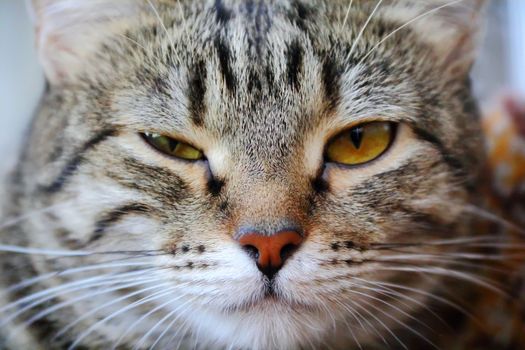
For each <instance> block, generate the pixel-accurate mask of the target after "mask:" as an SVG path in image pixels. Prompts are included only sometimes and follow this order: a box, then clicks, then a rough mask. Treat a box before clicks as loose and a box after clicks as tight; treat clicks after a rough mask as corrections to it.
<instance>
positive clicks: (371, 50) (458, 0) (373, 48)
mask: <svg viewBox="0 0 525 350" xmlns="http://www.w3.org/2000/svg"><path fill="white" fill-rule="evenodd" d="M461 1H464V0H454V1H450V2H448V3H446V4H443V5H441V6H438V7H436V8H433V9H432V10H429V11H427V12H424V13H422V14H420V15H418V16H416V17H414V18H412V19H411V20H410V21H408V22H406V23H405V24H403V25H401V26H399V27H397V28H396V29H394V30H393V31H392V32H391V33H390V34H388V35H387V36H385V37H384V38H383V39H382V40H380V41H379V42H378V43H377V44H376V45H374V46H373V47H372V48H371V49H370V51H368V52H367V54H366V55H365V56H363V58H362V59H361V60H360V61H359V63H358V64H357V65H358V66H359V65H361V64H362V63H363V62H364V61H365V60H366V59H367V58H368V56H370V55H371V54H372V53H373V52H374V51H375V50H377V48H378V47H379V46H381V44H383V43H384V42H385V41H386V40H388V39H389V38H390V37H392V36H393V35H394V34H396V33H397V32H399V31H400V30H402V29H403V28H405V27H407V26H409V25H410V24H412V23H414V22H415V21H417V20H420V19H422V18H424V17H426V16H428V15H431V14H433V13H434V12H437V11H439V10H441V9H443V8H445V7H448V6H452V5H454V4H456V3H459V2H461Z"/></svg>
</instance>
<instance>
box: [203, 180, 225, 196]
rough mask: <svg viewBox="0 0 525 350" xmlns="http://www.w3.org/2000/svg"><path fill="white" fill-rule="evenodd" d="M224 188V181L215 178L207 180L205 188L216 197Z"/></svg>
mask: <svg viewBox="0 0 525 350" xmlns="http://www.w3.org/2000/svg"><path fill="white" fill-rule="evenodd" d="M223 186H224V181H223V180H220V179H216V178H211V179H210V180H208V183H207V187H208V191H209V192H210V193H211V195H212V196H214V197H216V196H218V195H219V194H220V193H221V190H222V188H223Z"/></svg>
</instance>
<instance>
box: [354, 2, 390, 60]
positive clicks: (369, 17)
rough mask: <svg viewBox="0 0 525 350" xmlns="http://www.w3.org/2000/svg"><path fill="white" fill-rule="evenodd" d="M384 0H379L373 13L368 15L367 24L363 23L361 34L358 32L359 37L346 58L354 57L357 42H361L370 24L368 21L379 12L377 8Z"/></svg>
mask: <svg viewBox="0 0 525 350" xmlns="http://www.w3.org/2000/svg"><path fill="white" fill-rule="evenodd" d="M382 2H383V0H379V1H378V2H377V4H376V6H375V7H374V9H373V10H372V13H370V16H368V18H367V19H366V22H365V24H364V25H363V27H362V28H361V30H360V31H359V34H357V38H356V39H355V40H354V42H353V44H352V46H351V48H350V52H349V53H348V55H347V56H346V59H347V60H348V59H349V58H350V57H352V54H353V53H354V49H355V48H356V46H357V43H358V42H359V39H361V36H363V32H364V31H365V29H366V27H367V26H368V23H370V21H371V20H372V17H374V15H375V13H376V12H377V9H378V8H379V6H380V5H381V3H382Z"/></svg>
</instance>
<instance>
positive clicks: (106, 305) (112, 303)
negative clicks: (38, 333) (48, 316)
mask: <svg viewBox="0 0 525 350" xmlns="http://www.w3.org/2000/svg"><path fill="white" fill-rule="evenodd" d="M155 280H158V278H154V279H151V280H147V281H146V282H140V283H139V284H144V283H151V282H153V281H155ZM170 284H171V283H169V282H167V283H161V284H157V285H154V286H150V287H147V288H143V289H140V290H137V291H134V292H131V293H128V294H126V295H123V296H121V297H119V298H117V299H114V300H111V301H109V302H106V303H104V304H102V305H100V306H97V307H96V308H94V309H93V310H90V311H89V312H88V313H86V314H83V315H82V316H81V317H78V318H77V319H76V320H74V321H73V322H71V323H69V324H68V325H66V326H65V327H63V328H62V329H61V330H60V331H58V332H57V334H56V335H55V336H54V337H53V339H57V338H59V337H61V336H62V335H63V334H65V333H66V332H67V331H69V330H70V329H71V328H73V327H74V326H75V325H77V324H79V323H80V322H82V321H83V320H85V319H87V318H88V317H90V316H91V315H94V314H96V313H97V312H98V311H99V310H102V309H104V308H106V307H108V306H111V305H114V304H116V303H118V302H121V301H122V300H126V299H129V298H132V297H134V296H135V295H139V294H143V293H144V292H147V291H149V290H155V289H158V288H163V287H165V286H169V285H170ZM164 292H165V290H163V291H161V292H157V293H164ZM157 293H155V294H157Z"/></svg>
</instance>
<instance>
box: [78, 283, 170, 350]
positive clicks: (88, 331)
mask: <svg viewBox="0 0 525 350" xmlns="http://www.w3.org/2000/svg"><path fill="white" fill-rule="evenodd" d="M177 288H180V286H174V287H172V288H169V289H168V290H166V291H164V292H162V293H161V294H157V293H155V294H157V295H155V296H151V295H150V296H149V297H144V298H142V299H140V300H138V301H136V302H134V303H132V304H129V305H127V306H125V307H123V308H121V309H120V310H118V311H115V312H113V313H112V314H110V315H108V316H106V317H104V318H103V319H101V320H99V321H97V322H96V323H94V324H93V325H91V326H90V327H89V328H88V329H86V330H85V331H84V332H82V333H81V334H79V335H78V336H77V338H76V339H75V341H74V342H73V343H72V344H71V345H70V346H69V348H68V350H72V349H74V348H76V347H77V345H79V344H80V342H81V341H82V340H83V339H84V338H86V337H87V336H88V335H90V334H91V333H92V332H93V331H95V329H97V328H98V327H100V326H101V325H102V324H104V323H106V322H107V321H109V320H111V319H113V318H115V317H117V316H118V315H121V314H123V313H124V312H127V311H129V310H131V309H133V308H136V307H138V306H140V305H143V304H145V303H149V302H151V301H154V300H158V299H160V298H163V297H164V296H166V295H169V294H170V293H171V292H173V291H174V290H176V289H177ZM162 305H164V304H162ZM124 335H125V334H122V335H121V338H122V339H123V338H124ZM117 345H118V344H117ZM115 347H116V346H115Z"/></svg>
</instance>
